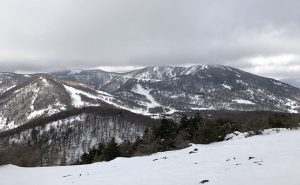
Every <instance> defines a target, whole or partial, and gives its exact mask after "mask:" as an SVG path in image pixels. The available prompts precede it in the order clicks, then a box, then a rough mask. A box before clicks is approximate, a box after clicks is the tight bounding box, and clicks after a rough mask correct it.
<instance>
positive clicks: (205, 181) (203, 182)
mask: <svg viewBox="0 0 300 185" xmlns="http://www.w3.org/2000/svg"><path fill="white" fill-rule="evenodd" d="M208 182H209V180H203V181H201V182H200V183H199V184H205V183H208Z"/></svg>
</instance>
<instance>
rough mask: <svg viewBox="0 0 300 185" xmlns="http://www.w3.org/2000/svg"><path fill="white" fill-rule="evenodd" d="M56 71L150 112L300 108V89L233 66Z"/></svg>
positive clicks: (295, 109)
mask: <svg viewBox="0 0 300 185" xmlns="http://www.w3.org/2000/svg"><path fill="white" fill-rule="evenodd" d="M51 75H53V76H56V77H58V78H61V79H66V80H72V81H77V82H80V83H83V84H86V85H88V86H89V87H91V88H94V89H97V90H101V91H105V92H108V93H110V94H111V95H113V96H114V97H115V98H117V99H119V100H122V101H127V102H131V105H132V106H134V107H135V108H138V109H142V111H143V112H144V113H149V114H151V113H162V112H163V113H173V112H176V111H180V112H182V111H183V112H184V111H189V110H220V109H226V110H242V111H248V110H274V111H286V112H297V111H298V109H299V107H298V105H299V92H300V91H299V89H298V88H295V87H293V86H291V85H288V84H286V83H283V82H280V81H277V80H274V79H270V78H264V77H260V76H257V75H253V74H250V73H247V72H245V71H242V70H239V69H235V68H232V67H228V66H220V65H197V66H191V67H173V66H154V67H146V68H143V69H140V70H135V71H131V72H128V73H109V72H105V71H101V70H84V71H80V72H78V71H76V72H72V71H62V72H57V73H52V74H51Z"/></svg>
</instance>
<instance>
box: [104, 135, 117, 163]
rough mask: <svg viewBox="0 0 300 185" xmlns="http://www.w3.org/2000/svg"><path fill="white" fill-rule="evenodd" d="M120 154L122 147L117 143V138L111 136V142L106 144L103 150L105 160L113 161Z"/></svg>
mask: <svg viewBox="0 0 300 185" xmlns="http://www.w3.org/2000/svg"><path fill="white" fill-rule="evenodd" d="M119 156H120V148H119V146H118V144H117V143H116V140H115V138H114V137H113V138H111V140H110V141H109V143H108V144H107V146H106V149H105V150H104V152H103V160H104V161H111V160H113V159H115V158H117V157H119Z"/></svg>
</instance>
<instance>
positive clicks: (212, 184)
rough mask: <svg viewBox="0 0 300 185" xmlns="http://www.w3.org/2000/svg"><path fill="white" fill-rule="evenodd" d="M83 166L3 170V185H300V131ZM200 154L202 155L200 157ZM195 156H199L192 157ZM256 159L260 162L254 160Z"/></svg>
mask: <svg viewBox="0 0 300 185" xmlns="http://www.w3.org/2000/svg"><path fill="white" fill-rule="evenodd" d="M276 132H277V130H274V131H271V130H269V131H266V132H265V133H266V134H268V135H262V136H254V137H248V138H245V137H244V136H241V135H239V134H238V135H239V137H233V138H232V139H231V140H228V141H224V142H219V143H213V144H210V145H192V146H191V147H189V148H186V149H183V150H178V151H170V152H163V153H158V154H154V155H151V156H145V157H134V158H117V159H115V160H113V161H111V162H102V163H95V164H91V165H82V166H66V167H43V168H20V167H17V166H13V165H8V166H2V167H0V179H1V181H0V184H1V185H41V184H43V185H67V184H78V185H94V184H101V185H112V184H115V185H140V184H143V185H198V184H201V183H200V182H201V181H203V180H209V182H207V183H205V184H207V185H283V184H288V185H299V182H300V171H299V169H300V158H299V156H300V147H299V141H300V130H293V131H286V130H285V131H281V132H280V133H276ZM195 149H198V151H194V150H195ZM190 152H194V153H191V154H190ZM252 157H254V158H252Z"/></svg>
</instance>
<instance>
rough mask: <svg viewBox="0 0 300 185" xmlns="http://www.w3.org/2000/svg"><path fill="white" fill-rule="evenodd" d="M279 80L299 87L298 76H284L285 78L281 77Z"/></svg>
mask: <svg viewBox="0 0 300 185" xmlns="http://www.w3.org/2000/svg"><path fill="white" fill-rule="evenodd" d="M280 81H282V82H285V83H288V84H290V85H292V86H295V87H298V88H300V77H299V78H286V79H282V80H280Z"/></svg>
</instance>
